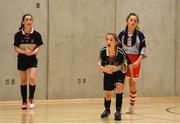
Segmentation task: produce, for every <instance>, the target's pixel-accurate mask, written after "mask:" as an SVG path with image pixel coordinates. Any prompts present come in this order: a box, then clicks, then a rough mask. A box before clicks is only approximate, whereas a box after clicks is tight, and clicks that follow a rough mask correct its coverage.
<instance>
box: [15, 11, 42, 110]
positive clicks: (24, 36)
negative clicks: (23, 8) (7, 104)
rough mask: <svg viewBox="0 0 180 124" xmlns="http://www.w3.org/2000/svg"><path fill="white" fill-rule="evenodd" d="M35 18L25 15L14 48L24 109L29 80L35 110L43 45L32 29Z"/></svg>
mask: <svg viewBox="0 0 180 124" xmlns="http://www.w3.org/2000/svg"><path fill="white" fill-rule="evenodd" d="M32 24H33V17H32V15H31V14H25V15H24V16H23V17H22V22H21V27H20V28H19V31H18V32H17V33H16V34H15V36H14V46H15V51H16V53H17V69H18V70H19V76H20V80H21V86H20V88H21V96H22V109H27V81H28V79H29V100H28V101H29V108H34V102H33V99H34V93H35V87H36V80H35V79H36V68H37V62H38V61H37V58H36V56H37V55H38V53H39V50H40V46H41V45H42V44H43V42H42V38H41V34H40V33H39V32H37V31H35V30H34V29H33V27H32Z"/></svg>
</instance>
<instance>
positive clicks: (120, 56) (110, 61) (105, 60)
mask: <svg viewBox="0 0 180 124" xmlns="http://www.w3.org/2000/svg"><path fill="white" fill-rule="evenodd" d="M99 58H100V63H101V65H102V66H106V65H115V66H119V65H121V64H122V63H124V62H126V63H127V64H131V62H130V60H129V58H128V56H127V54H126V53H125V51H124V50H123V49H122V48H120V47H117V49H116V56H115V57H113V58H110V57H109V55H108V47H103V48H102V49H101V50H100V57H99Z"/></svg>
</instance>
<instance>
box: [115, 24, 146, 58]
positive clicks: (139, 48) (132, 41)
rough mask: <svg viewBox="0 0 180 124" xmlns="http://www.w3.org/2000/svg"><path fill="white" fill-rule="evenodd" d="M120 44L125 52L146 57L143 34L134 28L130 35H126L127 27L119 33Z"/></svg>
mask: <svg viewBox="0 0 180 124" xmlns="http://www.w3.org/2000/svg"><path fill="white" fill-rule="evenodd" d="M118 37H119V40H120V42H121V43H120V44H121V45H122V47H123V49H124V50H125V52H126V53H127V54H134V55H144V56H145V57H146V43H145V36H144V34H143V33H142V32H141V31H139V30H137V29H135V31H134V34H133V35H132V36H128V32H127V27H126V29H125V30H123V31H121V32H120V33H119V36H118Z"/></svg>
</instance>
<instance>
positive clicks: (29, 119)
mask: <svg viewBox="0 0 180 124" xmlns="http://www.w3.org/2000/svg"><path fill="white" fill-rule="evenodd" d="M33 115H34V111H33V110H31V109H30V110H29V109H27V110H22V120H21V123H33Z"/></svg>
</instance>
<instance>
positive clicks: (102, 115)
mask: <svg viewBox="0 0 180 124" xmlns="http://www.w3.org/2000/svg"><path fill="white" fill-rule="evenodd" d="M110 113H111V111H110V110H104V112H103V113H102V114H101V118H107V117H108V116H109V115H110Z"/></svg>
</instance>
